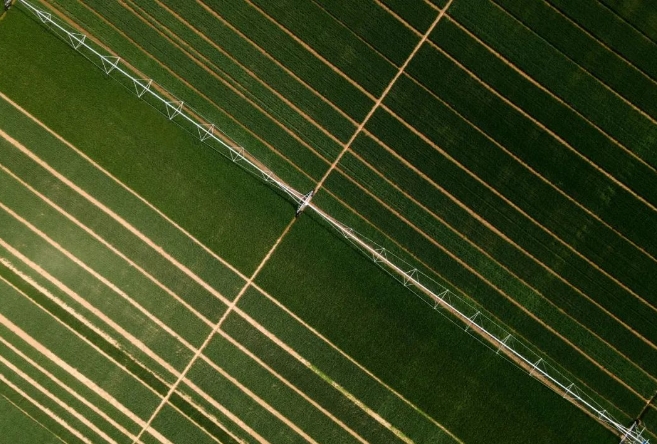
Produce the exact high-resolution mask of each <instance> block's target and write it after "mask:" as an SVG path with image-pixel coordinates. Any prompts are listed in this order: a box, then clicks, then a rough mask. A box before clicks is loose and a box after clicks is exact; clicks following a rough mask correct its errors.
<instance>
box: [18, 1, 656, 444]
mask: <svg viewBox="0 0 657 444" xmlns="http://www.w3.org/2000/svg"><path fill="white" fill-rule="evenodd" d="M18 3H19V4H21V5H23V6H25V7H26V8H27V9H28V10H29V11H31V12H33V13H34V14H35V15H36V16H37V17H38V19H39V20H40V21H41V22H43V23H44V24H45V25H47V26H48V28H49V29H50V30H51V31H52V32H54V33H55V34H56V35H57V36H58V37H60V38H61V39H63V40H64V41H66V42H68V43H69V44H70V45H71V46H72V47H73V48H74V49H75V50H76V51H78V52H79V53H81V54H82V55H83V56H84V57H85V58H87V59H88V60H89V61H91V62H92V63H94V64H95V65H96V66H98V67H99V68H101V69H102V70H103V71H104V72H105V74H107V75H108V76H110V75H111V74H112V73H118V74H120V75H119V76H118V78H117V76H115V75H114V76H113V78H114V79H115V80H118V81H119V83H122V84H123V86H127V85H126V81H127V83H128V85H130V84H131V85H130V86H129V87H130V88H132V87H134V90H135V92H136V94H137V96H138V97H139V98H140V99H142V100H146V101H147V102H149V104H151V106H154V107H156V108H157V109H159V110H160V112H162V108H164V111H165V115H166V116H167V117H168V118H169V120H172V121H174V119H176V121H175V123H177V124H178V125H180V126H182V127H183V128H185V129H187V130H188V131H191V132H194V133H198V137H199V139H200V141H201V142H202V143H204V144H206V145H207V146H209V147H210V148H212V149H213V150H215V151H217V152H219V153H220V154H222V155H223V156H225V157H228V158H230V159H231V160H232V161H233V162H234V163H236V164H238V165H240V166H241V167H242V168H243V169H244V170H246V171H248V172H250V173H252V174H254V175H257V176H260V177H261V178H262V179H263V180H264V181H265V182H267V183H269V184H271V185H273V186H274V187H276V188H278V189H279V190H281V191H283V192H284V193H285V194H287V195H288V196H289V197H290V198H292V199H293V200H294V202H295V203H296V204H297V210H296V216H298V215H299V214H300V213H301V212H302V211H304V210H311V211H313V212H314V213H315V214H316V215H317V216H319V217H320V218H321V219H322V220H324V221H325V222H326V223H327V224H328V225H330V226H331V227H333V228H334V229H335V230H337V232H338V233H340V234H341V235H342V236H344V237H345V238H346V239H347V240H348V241H349V242H351V243H352V244H353V245H354V246H355V247H356V248H357V249H358V250H360V251H361V252H362V253H363V254H364V255H366V256H367V257H370V258H371V259H372V260H373V261H374V262H375V263H376V264H377V265H378V266H379V267H380V268H382V269H383V270H384V271H385V272H386V273H388V274H390V275H391V276H392V277H394V278H395V279H396V280H398V281H399V282H401V283H402V284H403V285H404V286H405V287H407V288H408V289H409V290H410V291H412V292H413V293H414V294H415V295H416V296H418V297H419V298H420V299H422V300H423V301H424V302H425V303H427V304H428V305H429V306H430V307H432V308H433V309H434V310H436V311H438V312H439V313H441V314H442V315H443V316H445V317H446V318H447V319H448V320H449V321H451V322H453V323H455V324H457V325H460V326H461V327H462V326H463V324H465V330H466V331H467V332H468V333H470V331H471V330H472V331H474V332H476V333H478V337H477V336H474V335H473V336H474V337H475V338H476V339H478V340H479V341H480V342H482V343H483V344H484V345H486V346H487V347H489V348H491V349H493V350H495V349H496V353H497V354H502V355H503V356H504V357H506V358H507V359H509V360H510V361H511V362H512V363H514V364H516V365H518V366H519V367H521V368H523V369H525V370H526V371H527V372H528V373H529V374H530V375H531V376H533V377H534V378H536V379H538V380H539V381H540V382H541V383H543V384H545V385H546V386H548V387H549V388H550V389H552V390H554V391H555V392H557V393H559V394H561V395H562V396H563V397H564V398H566V399H568V400H570V402H572V403H573V404H575V405H577V406H578V407H579V408H581V409H582V410H583V411H585V412H586V413H588V414H589V415H590V416H592V417H594V418H596V419H597V420H598V421H599V422H600V423H602V424H603V425H605V426H606V427H607V428H608V429H610V430H612V431H615V432H616V433H617V434H618V435H619V436H620V437H621V441H620V442H621V443H631V444H648V440H647V439H645V438H644V437H643V432H644V430H645V429H644V428H641V427H640V426H639V423H638V422H637V421H634V422H633V423H632V425H631V426H630V427H629V428H628V427H625V426H624V425H623V424H621V423H620V422H618V421H617V420H616V419H614V417H613V416H612V414H611V413H609V412H608V411H607V409H604V408H603V407H602V406H601V405H600V402H605V401H603V400H602V399H600V402H597V401H596V400H594V399H593V398H592V397H591V396H590V395H587V394H586V393H584V392H583V391H582V390H580V389H579V388H578V386H577V385H576V384H575V383H574V382H572V381H571V379H570V378H568V377H566V376H564V374H563V373H562V371H559V370H558V369H557V368H556V367H555V365H552V364H549V363H548V362H547V361H546V359H545V358H544V357H541V356H540V355H538V354H537V353H536V352H535V351H534V350H532V349H531V348H530V347H528V346H527V345H525V344H523V343H522V342H521V341H519V340H518V339H516V338H515V337H514V336H513V335H512V334H511V333H509V332H508V331H507V330H505V329H504V328H503V327H501V326H500V325H499V324H497V323H496V322H495V321H493V320H492V319H490V318H489V317H488V316H486V315H485V314H484V312H483V310H482V309H481V308H478V307H476V306H475V305H474V304H473V303H472V302H470V301H468V300H466V299H464V298H463V297H461V296H459V295H457V294H455V293H453V292H452V291H450V290H449V289H447V288H445V287H444V286H442V285H440V284H439V283H437V282H436V281H434V280H433V279H431V278H430V277H429V276H427V275H426V274H424V273H423V272H421V271H420V270H418V269H417V268H415V267H413V266H412V265H410V264H409V263H408V262H406V261H404V260H403V259H401V258H399V257H398V256H396V255H394V254H393V253H392V252H391V251H389V250H386V249H385V248H383V247H381V246H380V245H378V244H376V243H375V242H374V241H372V240H370V239H368V238H366V237H365V236H363V235H361V234H359V233H357V232H356V231H354V230H353V229H352V228H349V227H347V226H346V225H344V224H343V223H341V222H339V221H338V220H336V219H335V218H333V217H331V216H330V215H329V214H327V213H325V212H324V211H323V210H321V209H320V208H318V207H317V206H316V205H314V204H313V203H312V197H313V195H314V191H310V192H309V193H306V194H303V193H300V192H299V191H297V190H295V189H294V188H292V187H291V186H289V185H288V184H287V183H285V182H284V181H283V180H282V179H281V178H280V177H279V176H277V175H276V174H274V172H273V171H271V170H270V169H269V168H267V167H266V166H265V165H264V164H263V163H262V162H260V161H259V160H258V159H257V158H256V157H254V156H253V155H252V154H251V153H249V152H248V151H247V150H245V149H244V148H243V147H241V146H236V145H235V144H234V143H233V142H232V141H231V140H230V138H229V137H228V136H227V135H226V134H225V133H223V132H222V131H221V130H220V129H219V128H217V127H216V126H215V125H214V124H213V123H211V122H210V121H209V120H208V119H205V118H203V117H201V115H200V114H199V113H198V112H196V111H194V110H193V109H192V108H191V107H189V106H188V105H186V104H185V103H184V102H183V101H181V100H179V99H178V98H176V96H175V95H174V94H172V93H170V92H168V91H167V90H166V89H165V88H163V87H162V86H160V85H158V84H156V83H155V82H154V81H153V80H152V79H143V78H139V77H135V76H133V75H132V74H131V73H130V72H128V71H127V70H129V69H131V68H129V67H128V66H127V65H125V64H122V63H121V58H119V57H117V56H115V55H111V54H103V53H102V52H101V51H103V50H102V49H101V50H100V51H99V50H97V49H95V48H94V47H93V46H92V45H90V44H89V41H88V39H87V36H86V35H84V34H80V33H75V32H72V31H69V30H68V29H66V28H65V27H64V26H62V25H61V24H60V23H58V22H57V21H56V20H54V19H53V17H52V14H51V13H50V12H46V11H43V10H41V9H38V8H37V7H35V6H34V5H32V4H31V3H29V2H28V1H26V0H18ZM94 46H96V45H94ZM209 142H212V144H210V143H209ZM455 319H457V320H458V321H460V322H459V323H457V322H456V321H455ZM470 334H471V333H470ZM573 379H574V378H573ZM610 409H613V407H610Z"/></svg>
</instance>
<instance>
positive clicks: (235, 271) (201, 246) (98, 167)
mask: <svg viewBox="0 0 657 444" xmlns="http://www.w3.org/2000/svg"><path fill="white" fill-rule="evenodd" d="M0 97H1V98H3V99H4V100H6V101H7V102H8V103H10V104H12V106H14V107H16V108H17V109H18V110H19V111H21V112H22V113H23V114H24V115H25V116H27V117H28V118H30V119H31V120H32V121H34V122H35V123H37V124H38V125H39V126H40V127H41V128H43V129H45V130H46V131H47V132H48V133H49V134H51V135H52V136H54V137H56V138H57V140H59V141H60V142H62V143H63V144H64V145H65V146H66V147H68V148H69V149H71V150H72V151H74V152H75V153H76V154H78V155H79V156H81V157H82V158H84V159H85V160H86V161H87V162H89V163H90V164H91V165H92V166H93V167H94V168H96V169H98V170H99V171H101V172H102V173H103V174H105V175H106V176H108V177H110V178H111V179H112V180H113V181H114V182H115V183H117V184H118V185H119V186H120V187H121V188H123V189H125V190H126V191H128V192H129V193H130V194H132V195H133V196H135V197H136V198H137V199H139V201H140V202H142V203H143V204H144V205H146V206H148V207H149V208H150V209H151V210H152V211H154V212H155V213H157V214H158V216H160V217H161V218H163V219H164V220H166V221H167V222H168V223H169V224H171V225H172V226H173V227H175V228H176V229H177V230H178V231H180V232H181V233H183V234H184V235H185V236H186V237H187V238H189V239H190V240H192V241H193V242H194V243H195V244H196V245H198V246H199V247H200V248H201V249H202V250H203V251H204V252H206V253H207V254H209V255H211V256H212V257H213V258H214V259H215V260H217V261H219V262H220V263H221V264H222V265H225V266H226V267H227V268H229V269H230V270H231V271H233V272H234V273H236V274H237V275H238V276H240V277H241V278H243V279H244V280H245V281H246V280H247V277H246V276H244V275H243V274H242V273H241V272H240V271H239V270H237V269H235V268H234V267H232V266H231V265H230V263H228V262H227V261H225V260H224V259H223V258H221V257H220V256H218V255H217V254H216V253H214V252H213V251H212V250H210V249H209V248H208V247H206V246H205V245H204V244H203V243H201V242H200V241H199V240H198V239H196V238H195V237H193V236H192V235H191V234H190V233H189V232H187V231H186V230H185V229H184V228H182V227H181V226H180V225H178V224H176V222H175V221H173V220H171V219H170V218H168V217H167V216H166V215H165V214H164V213H162V212H161V211H160V210H158V209H157V208H156V207H155V206H153V205H152V204H151V203H150V202H148V201H147V200H145V199H144V198H142V197H141V196H139V195H138V194H137V193H136V192H135V191H133V190H132V189H131V188H129V187H127V185H125V184H123V183H122V182H121V181H120V180H118V179H117V178H116V177H114V176H112V175H111V174H110V173H109V172H108V171H107V170H105V169H103V168H102V167H101V166H100V165H98V164H97V163H95V162H94V161H93V160H92V159H91V158H89V157H88V156H87V155H86V154H84V153H83V152H81V151H80V150H79V149H77V148H76V147H75V146H73V145H72V144H70V143H69V142H68V141H66V140H65V139H63V138H62V137H61V136H60V135H59V134H57V133H55V132H54V131H52V130H51V129H50V128H48V127H47V126H45V125H44V124H43V123H42V122H41V121H39V120H38V119H36V118H35V117H34V116H32V115H31V114H29V113H28V112H27V111H25V110H24V109H23V108H21V107H20V106H18V105H17V104H16V103H15V102H13V101H11V99H9V98H8V97H6V96H4V94H2V93H1V92H0ZM327 193H329V194H331V193H330V191H327ZM260 291H262V292H263V294H267V293H266V292H264V290H262V289H260ZM316 334H317V333H316ZM331 346H332V347H333V348H335V349H336V350H339V351H340V353H342V354H344V352H342V351H341V350H340V349H339V348H338V347H337V346H335V345H334V344H332V343H331ZM350 359H352V358H350ZM352 360H353V359H352ZM354 362H355V361H354ZM359 368H364V367H362V366H360V364H359ZM368 374H370V375H372V374H371V373H370V372H369V371H368ZM372 376H373V375H372ZM377 381H380V380H378V379H377ZM384 387H386V388H387V389H389V388H388V387H387V386H385V385H384ZM389 390H390V389H389ZM392 393H393V394H394V395H395V396H397V397H398V398H400V399H402V400H403V401H404V402H405V403H407V404H408V405H411V406H412V407H413V408H414V409H415V410H417V411H419V412H421V410H420V409H419V408H418V407H417V406H415V405H414V404H412V403H410V401H408V400H406V399H405V398H403V397H402V396H401V395H400V394H398V393H397V392H394V391H392ZM422 413H423V415H425V416H427V417H428V415H426V413H424V412H422ZM430 419H431V421H432V422H433V423H434V424H438V423H437V422H436V421H435V420H433V419H432V418H430ZM439 427H440V428H442V426H439ZM448 433H449V432H448Z"/></svg>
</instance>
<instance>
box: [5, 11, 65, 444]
mask: <svg viewBox="0 0 657 444" xmlns="http://www.w3.org/2000/svg"><path fill="white" fill-rule="evenodd" d="M0 20H2V17H0ZM2 397H3V398H4V399H5V401H7V402H8V403H9V404H11V405H13V406H14V407H15V408H16V409H18V410H20V412H21V413H23V414H24V415H25V416H27V417H28V418H30V419H31V420H32V421H34V422H36V423H37V424H39V426H40V427H42V428H44V429H45V430H48V431H49V432H50V433H51V434H52V435H53V436H54V437H55V438H57V440H59V441H61V442H63V443H64V444H66V441H64V440H63V439H62V437H61V436H59V435H58V434H57V433H55V432H54V431H52V430H50V429H49V428H48V427H46V426H45V425H44V424H43V423H41V422H40V421H39V420H37V419H36V418H35V417H34V416H32V415H30V414H29V413H27V412H26V411H25V410H23V409H22V408H20V407H19V406H17V405H16V404H14V402H13V401H12V400H11V399H9V398H7V397H6V396H5V395H2Z"/></svg>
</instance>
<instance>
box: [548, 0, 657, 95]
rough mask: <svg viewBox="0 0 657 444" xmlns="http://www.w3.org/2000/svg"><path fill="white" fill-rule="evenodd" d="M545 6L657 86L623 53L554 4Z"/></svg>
mask: <svg viewBox="0 0 657 444" xmlns="http://www.w3.org/2000/svg"><path fill="white" fill-rule="evenodd" d="M545 4H546V5H547V7H548V8H550V9H552V10H553V11H555V12H556V13H557V14H559V15H560V16H561V17H563V18H565V19H566V20H567V21H568V22H570V23H571V24H572V25H573V26H575V27H576V28H577V29H578V30H580V31H582V32H583V33H584V34H586V35H587V36H588V37H590V38H591V39H593V40H595V42H596V43H597V44H598V45H600V46H602V47H603V48H604V49H605V50H607V51H609V52H611V53H613V54H614V55H615V56H616V57H618V58H619V59H621V60H622V61H623V62H624V63H625V64H627V65H629V66H630V67H632V68H633V69H635V70H637V71H638V72H640V73H641V75H642V76H643V77H645V78H647V79H648V80H650V82H652V83H656V84H657V81H656V80H655V79H654V78H653V77H652V76H650V75H649V74H648V73H646V72H645V71H643V70H642V69H641V68H639V67H638V66H636V65H635V64H634V63H632V62H631V61H630V60H628V59H627V58H625V56H623V55H622V54H621V53H619V52H618V51H616V50H615V49H613V48H611V47H610V46H609V45H607V44H606V43H605V42H603V41H602V40H600V39H599V38H598V37H596V36H595V35H593V34H592V33H591V32H589V31H588V30H587V29H585V28H583V27H582V26H581V25H580V24H579V23H577V22H576V21H575V20H573V19H571V18H570V17H569V16H567V15H566V14H564V13H563V12H562V11H561V10H560V9H558V8H557V7H555V6H554V5H553V4H552V3H550V2H549V1H545Z"/></svg>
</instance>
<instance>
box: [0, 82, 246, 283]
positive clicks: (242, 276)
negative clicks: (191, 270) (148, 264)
mask: <svg viewBox="0 0 657 444" xmlns="http://www.w3.org/2000/svg"><path fill="white" fill-rule="evenodd" d="M0 98H2V99H3V100H5V101H6V102H7V103H9V104H11V105H12V106H13V107H15V108H16V109H17V110H19V111H20V112H21V113H22V114H23V115H25V116H26V117H28V118H29V119H30V120H32V121H33V122H34V123H36V124H38V125H39V126H40V127H41V128H43V129H44V130H45V131H47V132H48V134H50V135H51V136H53V137H55V138H56V139H57V140H58V141H60V142H61V143H63V144H64V145H65V146H66V147H67V148H69V149H70V150H71V151H73V152H75V153H76V154H77V155H78V156H80V157H82V158H83V159H84V160H86V161H87V162H88V163H89V164H90V165H92V166H93V167H94V168H95V169H97V170H98V171H100V172H102V173H103V174H104V175H105V176H107V177H109V178H110V179H112V181H113V182H114V183H116V184H117V185H118V186H120V187H121V188H123V189H124V190H126V191H127V192H129V193H130V194H131V195H132V196H134V197H135V198H137V199H138V200H139V201H140V202H141V203H143V204H144V205H146V206H147V207H148V208H149V209H150V210H152V211H153V212H154V213H156V214H157V215H158V216H159V217H161V218H162V219H163V220H165V221H167V223H169V224H170V225H171V226H173V227H175V228H176V230H178V231H180V232H181V233H183V234H184V235H185V236H186V237H187V238H188V239H190V240H191V241H192V242H194V243H195V244H196V245H198V246H199V247H200V248H201V249H202V250H203V251H204V252H205V253H207V254H209V255H210V256H212V257H213V258H214V259H215V260H217V261H219V262H220V263H221V265H223V266H225V267H226V268H228V269H229V270H230V271H232V272H233V273H235V274H236V275H238V276H239V277H240V278H242V279H244V280H246V279H247V277H246V276H245V275H244V274H242V272H240V271H239V270H238V269H237V268H235V267H233V266H232V265H231V264H230V263H229V262H227V261H226V260H225V259H223V258H221V257H220V256H219V255H217V254H216V253H215V252H213V251H212V250H210V249H209V248H208V247H206V246H205V245H204V244H202V243H201V242H200V241H199V240H198V239H196V238H195V237H194V236H192V235H191V234H190V233H189V232H188V231H186V230H185V229H184V228H182V227H181V226H180V225H178V224H177V223H176V222H175V221H174V220H172V219H170V218H169V217H168V216H167V215H166V214H164V213H163V212H162V211H160V210H159V209H158V208H157V207H155V206H154V205H153V204H151V203H150V202H149V201H147V200H146V199H144V198H143V197H141V196H140V195H139V194H137V192H135V191H134V190H133V189H132V188H130V187H128V186H127V185H125V184H124V183H123V182H121V181H120V180H119V179H117V178H116V177H115V176H113V175H112V174H111V173H110V172H109V171H107V170H106V169H104V168H103V167H102V166H100V165H99V164H98V163H96V162H95V161H94V160H93V159H92V158H90V157H89V156H87V155H86V154H85V153H84V152H82V151H81V150H79V149H78V148H76V147H75V146H73V145H72V144H71V143H70V142H68V141H67V140H66V139H64V138H63V137H62V136H60V135H59V134H58V133H56V132H54V131H53V130H52V129H50V128H49V127H48V126H46V125H45V124H44V123H43V122H41V121H40V120H38V119H37V118H36V117H34V116H33V115H32V114H30V113H29V112H27V111H26V110H25V109H23V108H22V107H20V105H18V104H17V103H16V102H14V101H12V100H11V99H10V98H9V97H7V96H5V95H4V94H3V93H2V92H0Z"/></svg>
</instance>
